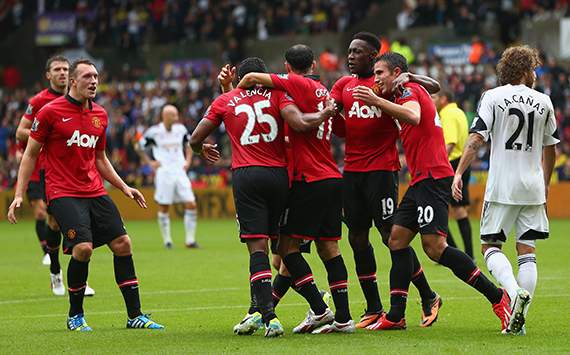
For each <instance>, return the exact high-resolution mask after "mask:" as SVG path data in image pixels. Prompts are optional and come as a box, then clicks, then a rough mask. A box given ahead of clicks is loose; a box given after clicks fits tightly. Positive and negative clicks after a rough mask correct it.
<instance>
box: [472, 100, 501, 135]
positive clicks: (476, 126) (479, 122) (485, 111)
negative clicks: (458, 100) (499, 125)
mask: <svg viewBox="0 0 570 355" xmlns="http://www.w3.org/2000/svg"><path fill="white" fill-rule="evenodd" d="M487 93H488V91H486V92H484V93H483V95H482V96H481V100H479V104H478V106H477V113H476V115H475V119H473V123H472V125H471V129H470V130H469V133H479V134H480V135H481V136H483V138H484V139H485V141H488V140H489V136H490V134H491V130H492V129H493V122H494V120H495V112H494V108H493V102H492V100H493V99H492V97H491V95H487Z"/></svg>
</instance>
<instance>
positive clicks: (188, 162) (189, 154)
mask: <svg viewBox="0 0 570 355" xmlns="http://www.w3.org/2000/svg"><path fill="white" fill-rule="evenodd" d="M186 137H187V136H186ZM184 150H185V155H184V156H185V157H186V162H185V163H184V171H188V169H190V166H192V155H193V152H192V147H190V144H188V140H186V139H185V140H184Z"/></svg>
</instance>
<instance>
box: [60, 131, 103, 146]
mask: <svg viewBox="0 0 570 355" xmlns="http://www.w3.org/2000/svg"><path fill="white" fill-rule="evenodd" d="M98 140H99V137H97V136H94V135H89V134H81V132H79V130H78V129H76V130H75V131H74V132H73V135H72V136H71V138H69V139H68V140H67V146H68V147H71V146H72V145H74V144H77V146H78V147H83V148H95V145H97V141H98Z"/></svg>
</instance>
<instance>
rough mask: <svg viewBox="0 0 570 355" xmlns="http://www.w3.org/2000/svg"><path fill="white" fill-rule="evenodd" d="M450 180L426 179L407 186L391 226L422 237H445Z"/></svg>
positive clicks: (449, 198)
mask: <svg viewBox="0 0 570 355" xmlns="http://www.w3.org/2000/svg"><path fill="white" fill-rule="evenodd" d="M452 181H453V178H452V177H447V178H443V179H437V180H435V179H433V178H428V179H425V180H422V181H419V182H418V183H416V184H415V185H413V186H410V187H409V188H408V191H406V193H405V194H404V198H403V199H402V202H400V205H399V206H398V210H397V211H396V215H395V217H394V224H396V225H400V226H403V227H406V228H408V229H410V230H412V231H414V232H416V233H417V232H420V234H422V235H426V234H439V235H441V236H443V237H447V233H448V224H447V222H448V213H449V210H448V208H449V207H448V205H449V200H451V183H452Z"/></svg>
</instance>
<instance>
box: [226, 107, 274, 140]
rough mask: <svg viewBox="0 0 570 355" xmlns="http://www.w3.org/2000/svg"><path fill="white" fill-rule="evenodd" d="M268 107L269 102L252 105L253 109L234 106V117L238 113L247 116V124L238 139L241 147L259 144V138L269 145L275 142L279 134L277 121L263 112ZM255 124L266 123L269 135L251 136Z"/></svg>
mask: <svg viewBox="0 0 570 355" xmlns="http://www.w3.org/2000/svg"><path fill="white" fill-rule="evenodd" d="M270 106H271V103H270V102H269V100H263V101H258V102H256V103H254V104H253V107H252V106H251V105H247V104H241V105H238V106H236V108H235V115H236V116H237V115H239V114H240V113H245V114H246V116H247V123H246V125H245V129H244V130H243V133H242V134H241V138H240V143H241V145H249V144H256V143H259V139H260V137H261V139H263V141H264V142H266V143H270V142H273V141H274V140H275V138H276V137H277V134H278V133H279V126H278V125H277V121H276V120H275V118H274V117H273V116H271V115H270V114H267V113H264V112H263V109H264V108H268V107H270ZM256 123H259V124H262V123H266V124H267V125H268V126H269V133H261V134H252V133H253V129H254V128H255V124H256Z"/></svg>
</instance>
